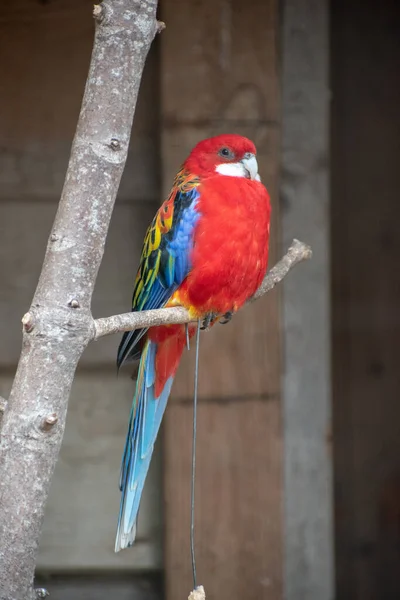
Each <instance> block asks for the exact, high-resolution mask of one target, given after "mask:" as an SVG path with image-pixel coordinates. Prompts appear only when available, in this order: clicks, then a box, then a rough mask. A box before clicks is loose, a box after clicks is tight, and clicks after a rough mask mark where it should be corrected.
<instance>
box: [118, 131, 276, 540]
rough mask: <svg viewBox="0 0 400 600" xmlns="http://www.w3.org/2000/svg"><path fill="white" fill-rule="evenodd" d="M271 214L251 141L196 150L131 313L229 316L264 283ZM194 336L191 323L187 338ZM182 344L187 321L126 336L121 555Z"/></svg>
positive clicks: (167, 208) (170, 202)
mask: <svg viewBox="0 0 400 600" xmlns="http://www.w3.org/2000/svg"><path fill="white" fill-rule="evenodd" d="M270 212H271V208H270V199H269V195H268V192H267V190H266V188H265V187H264V185H263V184H262V183H261V180H260V177H259V175H258V165H257V160H256V149H255V146H254V144H253V143H252V142H251V141H250V140H248V139H247V138H245V137H242V136H239V135H233V134H230V135H219V136H217V137H212V138H209V139H206V140H203V141H202V142H200V143H199V144H197V146H196V147H195V148H194V149H193V150H192V152H191V153H190V155H189V157H188V158H187V159H186V161H185V162H184V164H183V166H182V169H181V170H180V171H179V173H178V174H177V176H176V178H175V181H174V185H173V187H172V190H171V193H170V195H169V197H168V198H167V200H165V202H164V203H163V204H162V205H161V207H160V209H159V210H158V212H157V214H156V216H155V217H154V219H153V222H152V223H151V225H150V227H149V229H148V231H147V234H146V237H145V240H144V245H143V251H142V256H141V259H140V265H139V269H138V273H137V276H136V281H135V288H134V293H133V300H132V310H134V311H139V310H147V309H155V308H161V307H166V306H176V305H181V306H184V307H185V308H186V309H187V310H188V311H189V312H190V314H191V315H192V316H193V317H194V318H195V319H201V320H207V319H208V323H210V321H211V324H212V323H214V322H215V321H217V320H219V319H220V318H221V317H223V316H224V315H229V316H231V315H232V314H233V313H235V312H236V311H237V310H238V309H239V308H240V307H241V306H242V305H243V304H244V303H245V302H246V300H248V299H249V298H250V297H251V296H252V295H253V294H254V293H255V291H256V290H257V288H258V287H259V285H260V284H261V282H262V280H263V278H264V275H265V272H266V268H267V260H268V241H269V224H270ZM194 331H195V325H191V326H190V328H189V335H193V333H194ZM185 345H186V330H185V326H184V325H169V326H166V325H164V326H160V327H153V328H151V329H147V330H146V329H141V330H136V331H131V332H127V333H125V334H124V336H123V338H122V340H121V343H120V346H119V349H118V358H117V365H118V367H120V366H121V365H122V364H123V363H124V362H125V361H126V360H129V359H138V358H140V364H139V370H138V377H137V383H136V392H135V396H134V399H133V405H132V410H131V415H130V421H129V427H128V434H127V438H126V443H125V450H124V454H123V459H122V467H121V476H120V490H121V494H122V497H121V506H120V512H119V519H118V530H117V536H116V542H115V551H116V552H118V551H119V550H121V549H123V548H127V547H128V546H131V545H132V544H133V542H134V540H135V534H136V518H137V513H138V510H139V503H140V498H141V495H142V491H143V486H144V482H145V479H146V475H147V471H148V469H149V465H150V460H151V456H152V452H153V447H154V443H155V440H156V437H157V433H158V430H159V427H160V424H161V420H162V417H163V414H164V410H165V407H166V404H167V400H168V396H169V394H170V391H171V386H172V382H173V379H174V376H175V373H176V370H177V368H178V364H179V361H180V359H181V356H182V352H183V349H184V347H185Z"/></svg>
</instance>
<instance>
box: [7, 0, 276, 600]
mask: <svg viewBox="0 0 400 600" xmlns="http://www.w3.org/2000/svg"><path fill="white" fill-rule="evenodd" d="M250 5H251V6H249V3H248V4H246V5H244V4H243V3H242V2H240V1H239V0H233V1H232V2H227V1H225V0H207V1H204V2H197V1H196V2H190V3H189V2H187V1H184V0H176V1H175V0H174V1H172V0H164V1H163V3H162V7H161V9H162V18H164V19H165V21H166V22H167V29H166V31H165V32H164V33H163V35H162V37H161V40H159V41H158V42H157V43H156V45H155V46H154V48H153V50H152V53H151V55H150V56H149V59H148V63H147V65H146V70H145V74H144V79H143V84H142V89H141V93H140V100H139V106H138V109H137V113H136V116H135V123H134V131H133V138H132V144H131V148H130V153H129V160H128V164H127V168H126V171H125V174H124V178H123V182H122V185H121V189H120V193H119V198H118V201H117V206H116V209H115V213H114V216H113V219H112V224H111V230H110V235H109V238H108V242H107V247H106V252H105V256H104V261H103V264H102V267H101V270H100V274H99V278H98V282H97V286H96V291H95V297H94V301H93V312H94V315H95V316H103V315H109V314H113V313H116V312H125V311H126V310H127V309H128V307H129V304H130V297H131V290H132V284H133V278H134V274H135V270H136V265H137V262H138V255H139V251H140V246H141V240H142V237H143V233H144V229H145V227H146V225H147V223H148V222H149V221H150V219H151V216H152V214H153V213H154V211H155V208H156V206H157V205H158V203H159V200H160V195H161V192H162V193H164V194H165V193H166V192H167V191H168V189H169V187H170V185H171V183H172V179H173V175H174V173H175V172H176V170H177V168H178V166H179V165H180V163H181V162H182V160H183V159H184V158H185V156H186V155H187V153H188V151H189V150H190V148H191V147H192V146H193V145H194V144H195V143H196V142H197V141H198V140H200V139H201V138H203V137H206V136H208V135H212V134H216V133H219V132H222V131H225V132H232V131H233V132H238V133H242V134H244V135H248V136H249V137H251V138H253V139H254V141H255V142H256V144H257V146H258V152H259V164H260V172H261V176H262V178H263V181H264V182H265V183H266V185H267V186H268V188H269V189H270V192H271V195H272V200H273V209H274V213H273V223H272V240H271V264H272V263H273V262H274V261H275V260H276V259H277V258H278V257H279V256H280V254H281V247H280V243H279V227H278V223H279V220H278V216H279V215H278V203H277V189H278V170H279V138H280V99H279V70H278V46H279V40H278V39H277V31H278V2H277V0H268V1H264V0H251V2H250ZM91 10H92V3H91V2H90V1H89V0H87V1H86V0H57V1H56V2H39V1H38V2H36V1H35V0H15V1H14V2H13V3H7V4H5V5H4V6H1V7H0V64H1V65H2V66H6V68H5V69H4V74H3V75H2V84H3V89H4V90H6V93H2V94H1V96H0V118H1V120H2V123H1V128H0V147H1V151H0V255H1V257H2V260H1V261H0V277H1V281H2V286H1V288H0V314H1V315H2V318H1V319H0V394H3V395H5V396H6V395H7V394H8V390H9V388H10V385H11V380H12V375H13V372H14V370H15V366H16V362H17V359H18V355H19V347H20V342H21V335H20V318H21V316H22V315H23V314H24V312H25V311H26V308H27V307H28V306H29V302H30V299H31V297H32V294H33V292H34V287H35V284H36V281H37V277H38V273H39V270H40V266H41V261H42V258H43V253H44V249H45V245H46V240H47V236H48V232H49V229H50V226H51V222H52V219H53V216H54V213H55V209H56V205H57V201H58V199H59V196H60V192H61V187H62V183H63V178H64V173H65V169H66V166H67V160H68V154H69V149H70V144H71V140H72V136H73V132H74V128H75V124H76V119H77V115H78V111H79V105H80V100H81V96H82V91H83V86H84V81H85V77H86V73H87V67H88V63H89V58H90V49H91V45H92V36H93V23H92V18H91ZM158 45H159V47H157V46H158ZM160 138H161V140H160ZM160 141H161V149H162V164H161V156H160ZM226 226H227V235H229V223H227V224H226ZM117 343H118V340H117V339H115V338H109V339H105V340H104V341H101V342H98V343H97V344H95V345H93V346H91V347H90V349H88V351H87V352H86V353H85V355H84V357H83V359H82V361H81V363H80V366H79V370H78V376H77V379H76V382H75V384H74V387H73V393H72V397H71V401H70V409H69V415H68V420H67V428H66V434H65V440H64V444H63V447H62V452H61V457H60V460H59V463H58V466H57V470H56V475H55V478H54V483H53V485H52V490H51V496H50V499H49V504H48V508H47V513H46V519H45V525H44V532H43V537H42V542H41V549H40V556H39V570H40V571H41V572H42V574H47V575H49V574H50V575H54V573H60V572H64V575H63V576H62V577H61V578H58V579H56V580H54V579H53V581H54V593H55V595H54V597H55V598H56V600H57V598H64V597H65V595H66V594H73V595H74V597H75V598H79V597H80V596H81V597H93V595H94V594H97V593H100V591H99V590H102V591H103V593H105V594H111V595H112V596H113V597H115V598H117V597H121V598H124V597H128V595H130V594H132V595H133V594H138V597H141V593H140V590H139V588H138V587H137V584H136V583H135V584H134V585H133V584H132V583H130V582H131V580H130V579H129V578H127V577H126V576H124V577H123V578H122V579H121V582H120V584H119V585H117V584H115V585H116V587H115V586H114V587H113V584H112V583H111V579H110V580H109V581H110V583H109V585H108V587H107V585H106V584H105V583H104V585H100V584H99V581H100V580H99V579H98V577H100V570H101V573H102V574H105V573H110V572H111V571H112V570H114V571H117V570H118V571H125V572H128V571H133V570H135V569H136V570H142V569H145V570H154V569H160V568H161V567H162V565H163V558H162V542H161V537H162V518H163V517H162V515H163V514H164V516H165V552H164V556H165V569H166V592H167V598H171V599H172V598H178V597H183V598H184V597H185V595H186V596H187V593H188V592H189V590H190V589H191V573H190V555H189V546H188V538H189V521H188V517H189V468H190V464H189V459H190V445H191V438H190V431H191V425H190V423H191V399H192V380H193V368H192V367H193V363H192V359H191V358H190V357H189V356H187V357H186V358H185V361H184V364H183V365H182V368H181V370H180V375H179V377H178V380H177V382H176V386H175V388H174V393H173V398H172V401H171V405H170V407H169V410H168V412H167V418H166V424H165V427H164V440H163V480H164V496H165V502H164V504H163V503H162V492H161V456H160V452H159V451H157V452H156V457H155V461H153V465H152V469H151V473H150V476H149V483H148V485H147V486H146V489H145V495H144V500H143V503H142V509H141V514H140V521H139V536H138V541H137V543H136V544H135V547H134V548H133V549H131V550H130V551H129V552H123V553H120V554H118V555H115V554H114V552H113V543H114V532H115V522H116V516H117V512H118V504H119V493H118V489H117V481H118V474H119V463H120V456H121V450H122V447H123V442H124V436H125V430H126V425H127V419H128V414H129V407H130V403H131V398H132V394H133V383H132V381H131V380H130V377H129V372H125V373H123V374H121V375H120V377H119V379H117V378H116V374H115V368H114V361H115V350H116V346H117ZM201 354H202V356H201V381H200V406H199V440H198V443H199V455H198V480H197V523H196V527H197V551H198V572H199V581H200V582H201V583H203V584H204V585H205V586H206V589H207V591H208V593H209V595H210V596H211V597H218V599H219V600H223V599H224V598H230V600H233V599H234V598H243V597H245V598H246V599H249V600H251V599H253V598H257V599H260V598H265V599H267V598H268V599H271V600H278V599H280V598H281V597H282V572H283V566H282V436H281V420H280V413H281V408H280V407H281V386H280V355H281V345H280V313H279V291H278V290H276V291H274V293H272V294H270V295H269V296H268V298H265V299H263V300H261V301H259V302H258V303H257V304H255V305H254V306H252V307H251V308H248V309H246V310H245V311H243V313H242V314H240V315H238V316H237V317H235V319H234V321H233V323H231V324H230V325H229V326H227V327H220V326H218V327H216V328H215V331H213V332H211V333H209V334H207V335H204V336H203V339H202V350H201ZM192 358H193V357H192ZM158 450H160V447H159V448H158ZM88 571H91V572H94V573H95V576H94V578H93V579H91V580H90V581H92V584H93V585H91V584H90V582H89V580H86V579H85V580H83V579H82V580H81V583H79V581H78V580H77V579H72V578H69V575H71V574H75V575H78V574H79V573H82V574H83V573H87V572H88ZM68 574H69V575H68ZM113 581H114V583H115V581H116V580H115V579H114V580H113ZM49 585H50V586H51V581H50V584H49ZM131 586H133V587H131ZM96 590H97V592H96ZM106 590H108V591H106ZM110 590H111V591H110ZM138 590H139V591H138ZM151 593H152V594H153V595H152V596H149V597H154V592H151ZM149 594H150V592H149ZM135 597H136V596H135Z"/></svg>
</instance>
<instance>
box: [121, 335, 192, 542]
mask: <svg viewBox="0 0 400 600" xmlns="http://www.w3.org/2000/svg"><path fill="white" fill-rule="evenodd" d="M191 333H192V332H191ZM185 343H186V337H185V329H184V327H183V326H179V325H177V326H171V327H157V328H153V329H152V330H150V331H149V332H148V334H147V339H146V342H145V344H144V347H143V350H142V356H141V360H140V365H139V372H138V379H137V383H136V392H135V396H134V398H133V404H132V409H131V415H130V419H129V427H128V434H127V437H126V442H125V449H124V454H123V457H122V465H121V475H120V482H119V487H120V490H121V493H122V496H121V505H120V510H119V517H118V528H117V536H116V540H115V552H118V551H119V550H122V549H124V548H128V547H129V546H132V544H133V542H134V541H135V536H136V519H137V514H138V510H139V504H140V499H141V496H142V491H143V487H144V482H145V480H146V475H147V471H148V470H149V466H150V460H151V456H152V454H153V448H154V443H155V441H156V438H157V434H158V430H159V428H160V424H161V420H162V417H163V414H164V411H165V407H166V405H167V401H168V397H169V394H170V391H171V387H172V383H173V380H174V376H175V373H176V370H177V368H178V365H179V362H180V359H181V356H182V352H183V348H184V347H185Z"/></svg>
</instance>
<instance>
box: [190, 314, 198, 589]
mask: <svg viewBox="0 0 400 600" xmlns="http://www.w3.org/2000/svg"><path fill="white" fill-rule="evenodd" d="M199 349H200V320H199V321H198V322H197V331H196V359H195V367H194V395H193V438H192V439H193V441H192V478H191V490H190V493H191V499H190V553H191V556H192V573H193V589H194V590H195V589H196V587H197V572H196V556H195V552H194V508H195V506H194V488H195V482H196V437H197V388H198V382H199Z"/></svg>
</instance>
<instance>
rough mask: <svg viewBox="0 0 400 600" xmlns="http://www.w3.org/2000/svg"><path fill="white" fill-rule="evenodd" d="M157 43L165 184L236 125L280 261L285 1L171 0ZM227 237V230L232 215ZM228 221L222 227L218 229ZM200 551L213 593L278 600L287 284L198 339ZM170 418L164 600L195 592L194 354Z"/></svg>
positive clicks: (202, 575)
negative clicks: (249, 153)
mask: <svg viewBox="0 0 400 600" xmlns="http://www.w3.org/2000/svg"><path fill="white" fill-rule="evenodd" d="M162 8H163V13H162V15H161V17H162V19H163V20H164V21H165V22H166V24H167V28H166V30H165V32H164V33H163V36H162V39H161V40H160V42H161V69H162V72H161V97H162V145H163V156H164V157H165V159H164V165H163V184H164V192H165V193H167V191H168V189H169V187H170V186H171V183H172V179H173V176H174V174H175V172H176V170H177V168H178V167H179V165H180V163H181V162H182V161H183V159H184V158H185V156H186V154H187V153H188V152H189V150H190V149H191V148H192V146H193V145H194V144H195V143H196V142H197V141H199V140H200V139H202V138H204V137H208V136H210V135H215V134H217V133H222V132H236V133H240V134H244V135H247V136H248V137H250V138H252V139H253V140H254V141H255V143H256V145H257V147H258V157H259V164H260V171H261V177H262V179H263V181H264V182H265V183H266V185H267V187H268V188H269V190H270V192H271V194H272V199H273V223H272V242H271V264H272V263H273V261H274V259H275V258H276V257H277V255H278V253H279V252H277V250H278V251H280V246H279V244H278V239H279V235H278V210H277V174H278V165H279V124H278V116H279V94H278V89H279V81H278V72H277V24H278V20H277V17H278V15H277V2H276V0H250V2H248V3H247V4H246V5H244V4H243V3H242V2H240V1H238V0H232V1H231V2H229V1H226V0H205V1H203V2H190V3H189V2H187V1H186V0H174V1H172V0H165V2H164V3H163V7H162ZM225 225H226V227H227V235H229V223H227V224H225ZM221 226H222V224H221ZM201 347H202V348H201V359H200V402H199V419H198V458H197V460H198V463H197V486H196V502H197V512H196V547H197V559H198V565H197V566H198V580H199V583H201V584H203V585H204V586H205V588H206V592H207V594H208V595H209V596H210V597H213V598H218V600H225V599H228V598H229V600H233V599H235V598H238V599H239V598H246V599H247V600H251V599H253V598H254V599H255V598H257V599H260V598H268V599H270V600H275V599H276V600H278V599H279V598H281V597H282V520H281V503H282V445H281V423H280V352H281V349H280V323H279V292H278V291H276V292H274V293H273V294H270V295H269V297H268V298H265V299H263V300H261V301H260V302H258V303H256V304H255V305H254V306H252V307H247V308H246V309H244V310H243V311H242V313H241V314H239V315H237V316H236V317H235V318H234V320H233V322H232V323H230V324H229V325H228V326H226V327H221V326H217V327H215V328H214V330H213V331H211V332H210V333H208V334H205V335H202V340H201ZM191 354H192V356H189V355H188V356H187V357H186V360H185V361H184V364H182V365H181V368H180V371H179V374H178V377H177V381H176V384H175V387H174V390H173V397H172V399H171V402H170V406H169V408H168V410H167V415H166V419H165V426H164V460H165V468H164V474H165V475H164V482H165V484H164V489H165V502H166V511H165V515H166V523H165V530H166V536H165V566H166V591H167V598H168V599H171V600H172V599H173V600H175V599H176V598H184V597H185V595H186V596H187V594H188V592H189V590H190V589H191V588H192V580H191V566H190V551H189V526H190V523H189V508H190V455H191V435H192V434H191V431H192V427H191V421H192V398H193V368H192V367H193V364H192V359H193V353H191Z"/></svg>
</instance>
